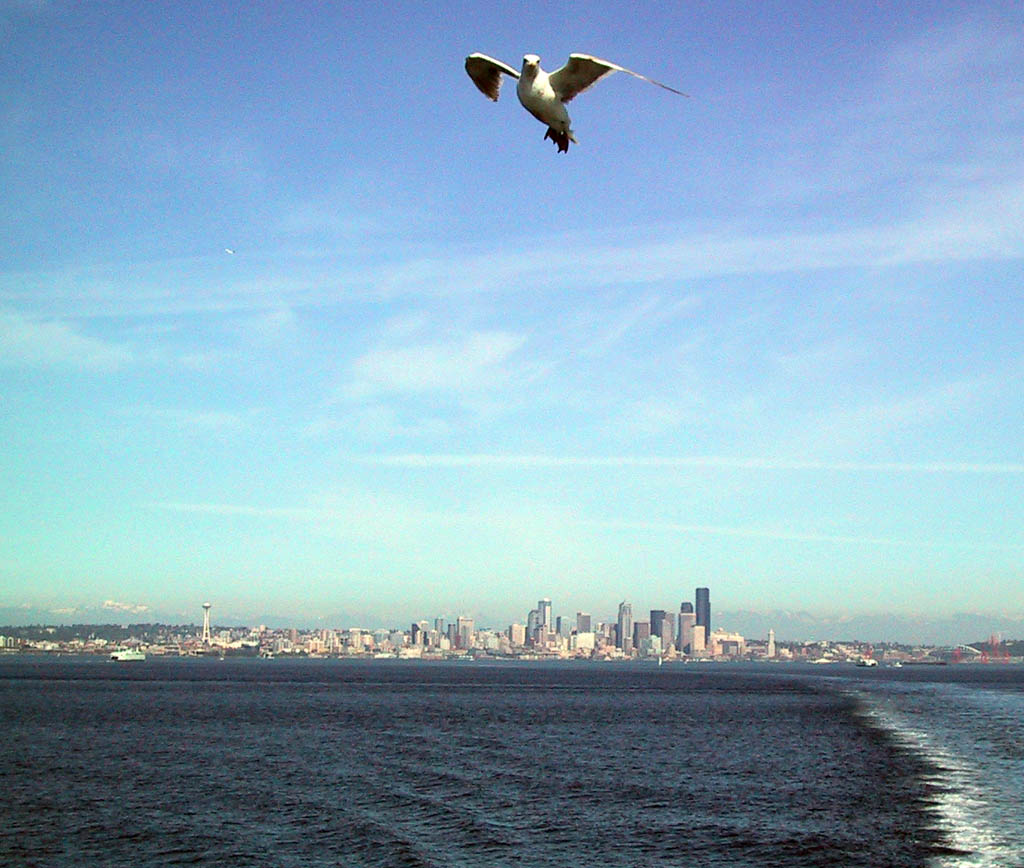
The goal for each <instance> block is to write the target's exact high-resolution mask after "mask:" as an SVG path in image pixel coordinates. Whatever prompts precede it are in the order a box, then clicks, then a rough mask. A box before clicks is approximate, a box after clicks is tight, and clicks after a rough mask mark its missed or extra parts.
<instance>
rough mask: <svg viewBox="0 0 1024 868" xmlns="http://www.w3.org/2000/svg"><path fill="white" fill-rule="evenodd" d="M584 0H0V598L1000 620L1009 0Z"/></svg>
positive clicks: (1019, 388)
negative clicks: (711, 610)
mask: <svg viewBox="0 0 1024 868" xmlns="http://www.w3.org/2000/svg"><path fill="white" fill-rule="evenodd" d="M588 9H589V11H590V14H588V15H587V16H585V17H581V16H580V15H579V14H578V9H577V8H576V7H575V6H573V5H569V4H564V3H559V2H556V3H553V4H545V5H543V6H537V5H533V6H521V7H517V6H515V4H513V5H512V6H508V5H504V6H502V7H501V8H500V9H498V8H497V7H495V9H494V10H492V11H493V14H486V15H483V14H469V13H467V10H466V8H464V7H463V6H462V5H461V4H459V3H457V2H441V3H439V4H430V5H422V4H414V3H408V2H397V3H395V4H390V5H388V6H381V7H379V8H378V7H376V6H368V7H366V8H365V9H361V10H360V11H359V14H353V13H352V10H351V9H349V7H348V5H347V4H333V5H332V4H328V5H317V6H308V7H307V6H303V7H302V8H300V9H295V10H291V11H289V12H287V13H285V12H279V11H275V10H273V9H271V8H270V7H264V6H259V5H257V6H252V5H251V4H240V3H237V2H229V0H211V2H209V3H204V4H202V6H201V8H197V9H194V10H190V11H189V12H187V13H186V12H184V11H183V10H182V9H181V8H179V7H177V6H174V5H173V4H166V3H147V4H138V3H129V2H125V0H114V2H110V3H103V4H63V3H56V2H15V3H6V4H0V45H2V46H3V49H4V56H5V58H6V59H7V63H5V64H3V65H2V66H3V68H2V69H0V87H2V90H3V92H4V94H5V95H8V98H7V100H6V101H5V103H4V105H3V108H2V110H0V114H2V118H3V124H2V130H3V132H2V138H3V150H4V156H5V159H4V160H3V161H2V163H0V185H2V187H3V189H4V196H5V199H4V201H5V206H6V207H5V208H4V209H2V213H0V384H2V386H0V393H2V401H3V413H0V442H2V443H3V444H4V448H3V450H2V454H0V473H2V476H3V479H4V484H3V485H2V486H0V610H3V611H12V612H18V611H40V612H42V611H50V612H55V611H57V610H66V611H68V612H74V611H86V610H93V609H98V610H100V611H103V605H104V602H105V601H111V602H112V603H113V604H114V605H115V606H123V607H127V609H128V610H129V611H130V610H132V609H135V610H137V611H149V612H168V613H173V612H188V611H191V607H192V605H193V601H195V600H200V601H202V600H207V599H211V600H215V601H219V602H217V603H216V605H217V606H218V607H220V611H222V612H237V613H239V616H240V617H241V616H254V617H258V616H259V615H260V614H269V613H281V615H282V617H288V618H291V619H298V618H301V619H305V620H309V621H312V620H315V619H317V618H328V617H333V616H334V615H336V614H338V613H352V614H354V615H358V616H360V617H363V616H366V617H371V618H374V619H386V618H391V617H394V618H398V617H401V618H402V620H403V621H404V620H406V615H407V614H412V613H417V612H419V613H427V614H428V615H430V616H431V617H432V615H431V614H430V613H435V610H437V609H440V610H441V611H443V612H445V613H449V614H450V615H452V616H456V617H457V616H458V614H460V613H465V614H467V615H469V614H472V615H473V616H474V617H476V618H478V619H479V618H480V617H483V616H487V617H497V616H503V615H505V614H506V613H512V612H513V611H517V610H518V608H519V606H520V604H521V602H522V598H523V595H524V593H525V591H524V589H527V588H528V589H531V590H530V593H529V595H528V596H529V597H530V598H531V599H532V600H536V599H540V598H541V597H543V596H544V594H545V593H546V594H550V596H551V597H552V598H553V599H554V600H556V601H559V600H572V601H574V602H573V604H572V605H573V606H574V607H578V608H579V609H581V610H584V611H590V612H592V613H595V614H596V613H598V612H602V613H608V614H615V612H616V607H617V605H618V603H619V602H620V601H622V600H623V599H624V598H625V597H626V596H627V594H628V598H629V599H630V600H631V601H632V602H633V605H634V607H635V608H634V611H633V618H634V620H643V619H644V618H646V617H647V612H648V610H649V609H650V608H666V609H669V608H672V609H673V610H674V608H675V607H676V606H678V601H676V602H673V601H674V600H675V598H676V597H677V596H678V592H677V591H676V590H675V589H676V588H677V587H678V586H679V585H680V584H683V583H685V586H686V587H701V586H707V587H713V588H714V589H715V595H716V602H715V608H716V610H717V609H718V608H719V607H721V608H722V609H723V610H724V611H730V612H773V611H791V612H807V613H810V614H811V615H812V616H813V617H815V618H819V619H820V618H825V617H826V616H835V618H837V619H838V618H840V617H846V618H860V617H867V616H871V615H875V616H878V617H900V618H904V619H909V620H913V619H921V618H940V619H947V620H949V619H951V618H953V616H954V615H955V614H956V613H962V612H977V613H979V614H982V615H985V616H986V617H988V618H990V619H992V620H996V619H999V618H1011V619H1019V618H1022V617H1024V573H1022V563H1024V496H1022V491H1024V484H1022V483H1024V459H1022V456H1024V428H1022V426H1021V425H1020V423H1019V420H1020V419H1021V418H1022V416H1024V336H1022V330H1021V328H1020V323H1021V321H1022V320H1024V298H1022V295H1021V292H1020V287H1021V286H1022V285H1024V233H1022V232H1021V230H1020V227H1021V225H1024V145H1022V142H1024V100H1021V99H1020V70H1021V69H1022V68H1024V44H1022V42H1021V40H1020V39H1019V38H1018V37H1019V34H1020V33H1021V32H1022V31H1024V9H1022V7H1021V5H1020V4H1019V2H1014V3H1011V2H1009V0H992V2H983V3H980V4H972V5H970V6H967V5H965V4H962V3H956V2H937V3H932V4H927V5H923V6H914V7H911V8H906V9H904V8H900V9H899V11H898V12H897V11H895V7H892V6H889V5H887V4H848V5H838V6H836V5H815V4H810V3H803V4H797V5H796V6H793V7H792V8H789V7H787V8H783V7H781V6H765V5H764V4H759V3H755V2H752V0H737V2H734V3H726V4H724V5H722V4H694V5H685V6H674V5H664V4H652V3H641V4H640V5H639V6H637V7H636V8H635V9H634V8H633V7H630V9H629V10H626V9H625V8H624V7H622V6H621V5H620V4H615V3H611V2H606V0H596V2H595V4H594V5H592V6H590V7H588ZM476 51H479V52H484V53H487V54H489V55H491V56H494V57H500V58H503V59H505V60H506V61H508V62H510V63H513V64H515V65H518V59H519V58H521V57H522V55H523V54H524V53H526V52H536V53H537V54H538V55H540V57H541V58H542V61H543V63H544V66H545V68H546V69H554V68H556V67H557V65H558V64H559V63H561V62H563V60H564V59H565V58H566V57H567V56H568V54H569V53H570V52H585V53H592V54H594V55H596V56H600V57H605V58H607V59H609V60H611V61H614V62H616V63H621V64H622V65H624V66H625V67H627V68H629V69H635V70H637V71H639V72H642V73H643V74H645V75H650V76H651V77H653V78H655V79H657V80H658V81H664V82H666V83H670V84H671V85H672V86H674V87H678V88H679V89H680V90H683V91H685V92H686V93H688V94H690V95H691V96H690V98H689V99H681V98H680V99H677V98H675V97H672V99H671V100H666V99H665V96H671V95H666V94H664V93H663V92H659V89H658V88H653V87H647V86H644V85H643V83H641V82H637V81H636V80H634V79H631V78H630V77H629V76H625V75H621V74H620V75H613V76H610V77H609V78H608V80H607V81H603V82H602V83H601V86H600V87H599V88H594V89H593V90H592V91H588V93H587V94H586V95H585V96H583V97H581V98H580V99H579V101H578V102H576V101H574V103H573V112H572V114H573V119H574V122H575V123H576V125H577V128H578V131H579V139H580V142H579V145H578V146H574V147H573V148H572V149H571V151H570V152H569V153H568V154H557V153H556V152H555V150H554V149H553V148H551V147H550V143H549V142H544V141H543V140H542V134H543V130H538V129H536V128H537V126H538V125H537V124H536V122H535V121H534V120H533V119H532V118H530V117H529V115H527V114H526V113H525V112H522V111H518V110H514V109H515V107H514V106H507V105H504V104H503V105H502V106H501V107H499V109H501V110H495V107H494V106H492V105H490V104H489V103H488V101H487V100H486V99H482V98H481V96H480V94H479V93H478V92H477V91H476V89H475V88H474V86H473V83H472V81H470V80H469V78H468V77H467V76H466V73H465V70H464V67H463V60H464V58H465V57H466V56H467V55H468V54H470V53H472V52H476ZM53 58H60V62H59V63H54V62H53ZM352 58H374V59H375V61H376V62H374V63H353V62H352ZM424 70H430V71H431V77H429V78H428V77H425V76H424V74H423V71H424ZM368 93H372V94H374V95H375V97H374V104H375V106H379V107H386V108H381V109H380V110H373V111H367V104H366V97H365V95H366V94H368ZM502 99H503V100H505V99H513V100H514V99H515V97H514V94H513V93H512V92H511V89H510V88H507V87H506V88H505V94H504V95H503V97H502ZM624 106H628V107H629V111H628V112H624V110H623V108H624ZM533 589H536V591H537V593H534V591H533ZM111 611H113V610H111ZM563 614H566V613H563ZM569 614H571V612H570V613H569ZM713 620H715V619H714V618H713Z"/></svg>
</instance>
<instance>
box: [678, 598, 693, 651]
mask: <svg viewBox="0 0 1024 868" xmlns="http://www.w3.org/2000/svg"><path fill="white" fill-rule="evenodd" d="M696 621H697V616H696V615H695V614H694V613H693V603H683V604H682V605H680V607H679V618H678V622H679V626H678V629H677V630H676V648H677V649H678V650H679V653H680V654H692V653H693V652H694V650H695V649H694V647H693V627H694V624H695V623H696Z"/></svg>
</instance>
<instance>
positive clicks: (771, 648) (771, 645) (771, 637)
mask: <svg viewBox="0 0 1024 868" xmlns="http://www.w3.org/2000/svg"><path fill="white" fill-rule="evenodd" d="M765 656H766V657H774V656H775V631H774V630H769V631H768V649H767V651H766V652H765Z"/></svg>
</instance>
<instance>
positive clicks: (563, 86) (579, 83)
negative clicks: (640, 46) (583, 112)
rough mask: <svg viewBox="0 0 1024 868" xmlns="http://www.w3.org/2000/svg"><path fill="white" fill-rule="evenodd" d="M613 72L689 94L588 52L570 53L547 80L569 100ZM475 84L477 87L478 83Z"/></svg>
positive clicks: (557, 92)
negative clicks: (567, 59) (559, 67)
mask: <svg viewBox="0 0 1024 868" xmlns="http://www.w3.org/2000/svg"><path fill="white" fill-rule="evenodd" d="M474 56H479V55H474ZM466 68H467V69H468V68H469V60H468V59H467V60H466ZM613 72H627V73H629V74H630V75H632V76H635V77H636V78H642V79H643V80H644V81H649V82H650V83H651V84H656V85H658V87H663V88H665V90H670V91H672V93H677V94H679V95H680V96H689V94H686V93H683V92H682V91H681V90H676V89H675V88H674V87H669V86H668V85H667V84H662V83H661V82H660V81H655V80H654V79H653V78H648V77H647V76H646V75H640V73H639V72H633V70H631V69H626V67H624V66H619V65H618V64H617V63H612V62H610V61H608V60H601V58H600V57H591V56H590V55H589V54H570V55H569V62H568V63H566V64H565V66H563V67H562V68H561V69H557V70H555V71H554V72H553V73H551V75H550V76H549V78H548V80H549V81H550V82H551V87H552V89H553V90H554V91H555V94H556V95H557V96H558V98H559V99H560V100H561V101H562V102H569V100H571V99H572V98H573V97H574V96H576V94H578V93H583V91H585V90H586V89H587V88H588V87H590V86H591V85H592V84H596V83H597V82H599V81H600V80H601V79H602V78H604V77H605V76H606V75H611V74H612V73H613ZM470 75H472V73H470ZM477 86H478V87H479V85H477ZM481 90H483V88H481Z"/></svg>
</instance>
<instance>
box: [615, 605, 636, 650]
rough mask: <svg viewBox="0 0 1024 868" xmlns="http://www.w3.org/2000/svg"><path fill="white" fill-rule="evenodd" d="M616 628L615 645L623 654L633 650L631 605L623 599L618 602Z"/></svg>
mask: <svg viewBox="0 0 1024 868" xmlns="http://www.w3.org/2000/svg"><path fill="white" fill-rule="evenodd" d="M617 627H618V629H617V630H616V633H615V647H616V648H621V649H622V653H623V654H629V653H630V652H631V651H632V650H633V605H632V604H631V603H627V602H626V601H625V600H623V601H622V602H621V603H619V620H618V625H617Z"/></svg>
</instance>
